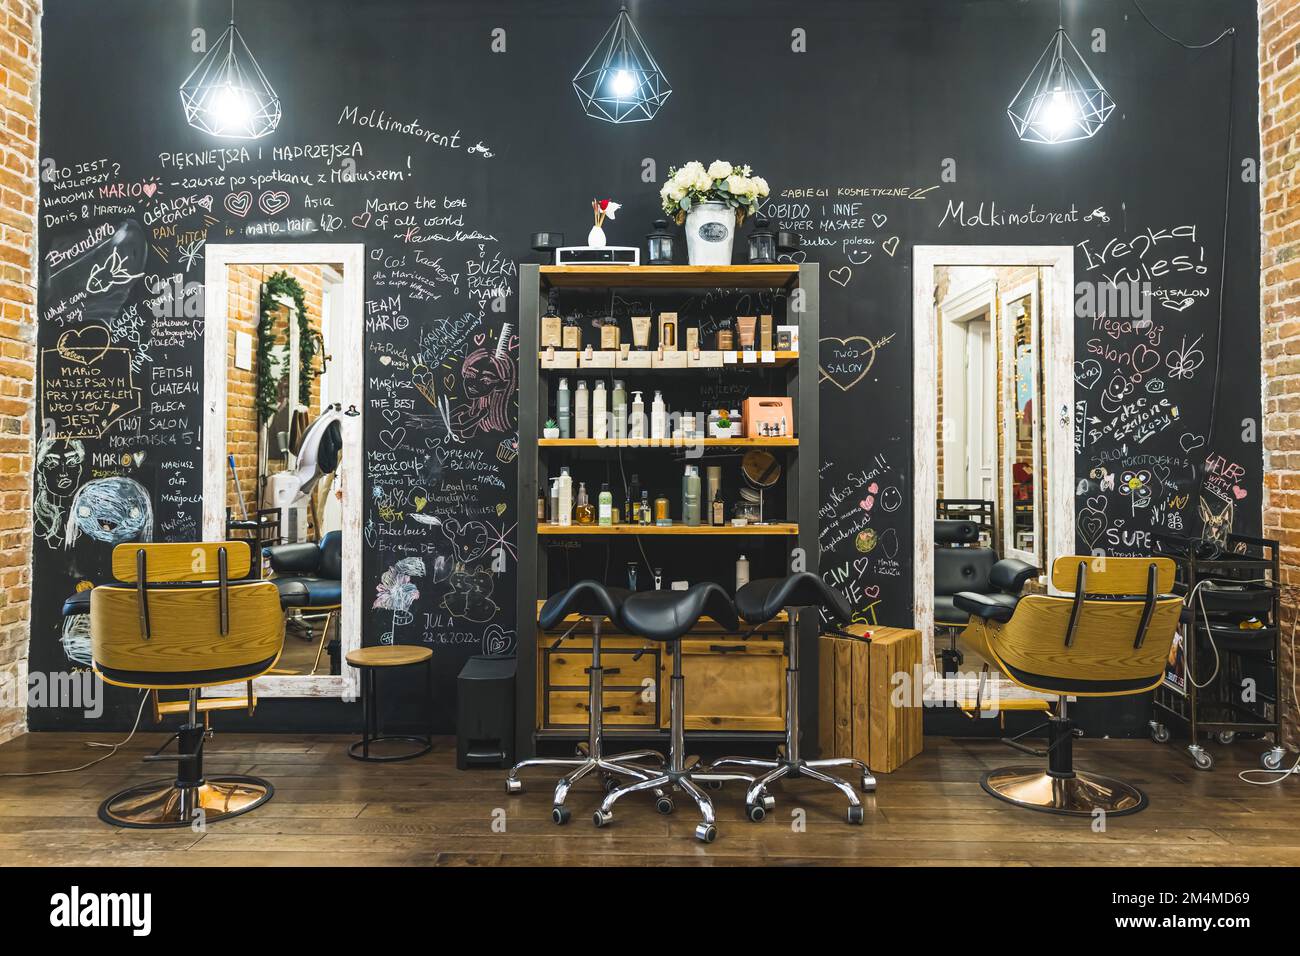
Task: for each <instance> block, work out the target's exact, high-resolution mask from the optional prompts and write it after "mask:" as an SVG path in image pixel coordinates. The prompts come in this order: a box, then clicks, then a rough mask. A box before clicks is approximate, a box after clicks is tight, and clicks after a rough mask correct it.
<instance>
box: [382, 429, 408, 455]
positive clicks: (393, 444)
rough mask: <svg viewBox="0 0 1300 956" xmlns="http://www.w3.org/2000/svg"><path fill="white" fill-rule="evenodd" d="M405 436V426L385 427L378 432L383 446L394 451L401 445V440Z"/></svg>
mask: <svg viewBox="0 0 1300 956" xmlns="http://www.w3.org/2000/svg"><path fill="white" fill-rule="evenodd" d="M405 438H406V429H405V428H392V429H388V428H386V429H384V430H383V431H381V432H380V433H379V440H380V441H381V442H383V443H384V447H385V448H387V449H388V450H389V451H396V450H397V449H398V448H400V447H402V441H403V440H404V439H405Z"/></svg>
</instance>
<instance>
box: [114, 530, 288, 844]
mask: <svg viewBox="0 0 1300 956" xmlns="http://www.w3.org/2000/svg"><path fill="white" fill-rule="evenodd" d="M250 559H251V555H250V551H249V547H248V544H247V542H243V541H224V542H216V543H193V544H191V543H177V544H122V545H118V546H117V547H116V548H114V549H113V577H114V578H115V579H116V581H117V582H118V583H116V584H108V585H102V586H100V587H97V588H95V589H94V590H93V591H92V592H91V595H90V643H91V653H92V656H93V658H94V665H95V671H96V672H97V673H98V674H99V675H100V676H101V677H102V678H103V679H104V680H105V681H106V682H107V683H110V684H116V685H118V686H119V687H136V688H141V689H144V690H148V691H151V692H152V693H153V694H154V707H155V714H156V715H157V716H160V717H161V716H162V715H165V714H167V713H172V712H183V713H184V714H185V715H186V717H185V723H184V725H183V726H182V727H181V728H180V730H178V731H177V732H176V733H175V734H174V735H173V736H172V737H171V738H169V739H168V740H167V741H166V743H164V744H163V745H162V747H160V748H158V750H157V751H155V752H154V753H153V754H151V755H149V756H147V757H145V758H144V759H145V760H146V761H150V762H152V761H169V760H174V761H176V766H177V770H176V777H175V779H167V780H156V781H153V782H150V783H146V784H141V785H138V786H134V787H131V788H129V789H127V790H123V791H122V792H121V793H117V794H115V795H113V796H111V797H109V798H108V799H107V800H105V801H104V803H103V804H102V805H101V806H100V808H99V817H100V819H101V820H103V821H104V822H105V823H110V824H113V825H114V826H124V827H138V828H146V829H149V828H161V827H182V826H191V825H194V824H195V823H196V821H201V822H202V823H204V824H206V823H212V822H215V821H217V820H222V819H225V818H227V817H233V816H237V815H238V814H241V813H247V812H248V811H249V810H252V809H254V808H255V807H258V806H260V805H261V804H263V803H265V802H266V801H267V800H269V799H270V798H271V796H272V794H273V793H274V792H275V790H274V788H273V787H272V786H271V784H269V783H268V782H267V781H265V780H262V779H260V778H258V777H248V776H220V777H205V776H204V774H203V743H204V740H205V739H206V737H207V736H208V730H207V726H206V723H207V714H208V712H209V711H211V710H229V709H234V708H236V707H238V708H241V709H242V708H248V709H249V711H250V713H251V710H252V707H253V706H254V704H255V701H254V699H253V696H252V680H253V678H254V677H257V676H259V675H261V674H265V673H266V672H267V671H268V670H270V669H271V667H272V666H274V664H275V662H276V661H277V660H278V659H279V657H280V651H281V649H282V648H283V646H284V616H283V614H282V613H281V610H280V597H279V593H278V592H277V591H276V587H275V585H274V584H272V583H271V582H269V581H259V580H256V579H250V578H248V577H247V575H248V573H249V567H250ZM238 682H247V687H248V696H247V698H228V697H227V698H202V699H200V697H199V691H200V689H201V688H204V687H211V686H215V685H220V684H230V683H238ZM167 690H180V691H184V692H185V700H183V701H174V702H173V701H162V700H161V699H160V694H159V692H160V691H167ZM200 714H202V715H203V719H202V720H200ZM173 740H174V741H176V752H175V753H174V754H164V753H163V751H164V750H166V749H167V747H168V746H169V745H170V744H171V742H172V741H173Z"/></svg>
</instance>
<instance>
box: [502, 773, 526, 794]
mask: <svg viewBox="0 0 1300 956" xmlns="http://www.w3.org/2000/svg"><path fill="white" fill-rule="evenodd" d="M523 792H524V782H523V781H522V780H516V779H515V778H514V777H507V778H506V793H523Z"/></svg>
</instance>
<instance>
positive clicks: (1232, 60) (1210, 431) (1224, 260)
mask: <svg viewBox="0 0 1300 956" xmlns="http://www.w3.org/2000/svg"><path fill="white" fill-rule="evenodd" d="M1133 7H1134V9H1136V10H1137V12H1138V13H1139V14H1140V15H1141V17H1142V19H1143V20H1145V21H1146V22H1147V26H1149V27H1151V29H1152V30H1155V31H1156V32H1157V33H1159V34H1160V35H1161V36H1162V37H1164V38H1165V39H1166V40H1168V41H1170V42H1171V43H1176V44H1178V46H1180V47H1182V48H1183V49H1184V50H1205V49H1208V48H1209V47H1212V46H1215V45H1216V44H1218V43H1219V42H1221V41H1222V40H1224V39H1230V40H1231V41H1232V42H1231V43H1230V44H1229V45H1228V117H1227V126H1228V129H1227V137H1226V139H1225V142H1224V155H1223V245H1222V249H1221V252H1220V255H1219V317H1218V323H1217V327H1216V329H1215V332H1214V385H1213V387H1212V388H1211V390H1210V421H1209V427H1208V428H1207V429H1206V433H1205V444H1206V448H1207V449H1208V450H1210V451H1212V450H1213V442H1214V428H1215V425H1216V424H1217V423H1218V411H1219V390H1220V385H1221V382H1222V373H1223V358H1222V356H1221V355H1220V351H1221V349H1222V347H1223V302H1224V291H1225V290H1226V289H1227V286H1228V225H1229V223H1230V221H1231V218H1230V217H1231V211H1232V201H1231V200H1232V137H1233V132H1234V130H1235V128H1236V102H1235V96H1234V93H1235V88H1236V78H1237V29H1236V27H1225V28H1224V29H1223V31H1222V32H1221V33H1220V34H1219V35H1218V36H1217V37H1215V38H1214V39H1213V40H1210V41H1209V42H1207V43H1188V42H1187V41H1186V40H1180V39H1178V37H1176V36H1173V35H1172V34H1169V33H1166V32H1165V31H1164V30H1162V29H1160V27H1158V26H1156V25H1155V23H1154V22H1152V20H1151V18H1150V17H1149V16H1147V13H1146V11H1145V10H1143V9H1142V5H1141V4H1140V3H1138V0H1133ZM1200 476H1201V479H1200V485H1199V487H1198V489H1197V490H1198V493H1199V492H1200V491H1202V490H1204V488H1205V469H1204V468H1202V469H1201V471H1200Z"/></svg>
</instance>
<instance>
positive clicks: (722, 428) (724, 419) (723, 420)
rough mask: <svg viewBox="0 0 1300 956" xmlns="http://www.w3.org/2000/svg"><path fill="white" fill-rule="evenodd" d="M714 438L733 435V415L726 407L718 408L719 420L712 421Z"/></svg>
mask: <svg viewBox="0 0 1300 956" xmlns="http://www.w3.org/2000/svg"><path fill="white" fill-rule="evenodd" d="M711 427H712V429H713V437H714V438H730V437H731V416H730V415H729V414H728V413H727V410H726V409H725V408H721V409H719V410H718V420H717V421H715V422H712V423H711Z"/></svg>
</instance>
